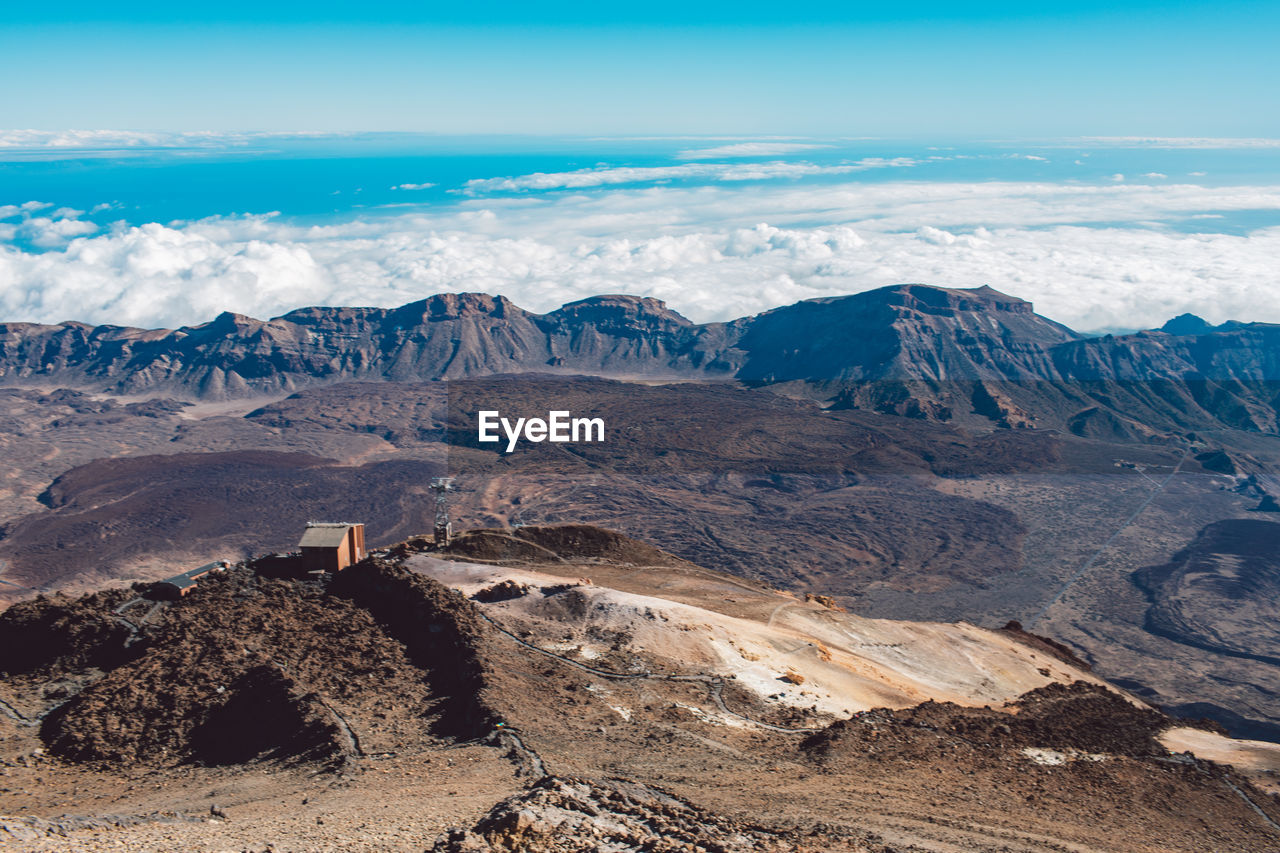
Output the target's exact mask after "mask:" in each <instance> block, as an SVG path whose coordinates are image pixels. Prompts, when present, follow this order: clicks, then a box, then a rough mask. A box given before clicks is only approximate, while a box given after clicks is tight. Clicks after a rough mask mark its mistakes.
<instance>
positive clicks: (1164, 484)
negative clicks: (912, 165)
mask: <svg viewBox="0 0 1280 853" xmlns="http://www.w3.org/2000/svg"><path fill="white" fill-rule="evenodd" d="M1276 328H1277V327H1274V326H1270V325H1266V324H1244V323H1228V324H1224V325H1223V326H1219V327H1211V326H1209V325H1208V324H1205V323H1203V322H1201V321H1196V320H1195V318H1179V320H1178V321H1175V322H1171V323H1170V324H1167V325H1166V326H1165V327H1164V328H1163V329H1161V330H1156V331H1150V332H1143V333H1139V334H1136V335H1125V336H1116V337H1104V338H1092V339H1085V338H1081V337H1080V336H1079V335H1076V334H1075V333H1073V332H1071V331H1070V330H1068V329H1065V328H1063V327H1061V326H1059V325H1058V324H1055V323H1053V322H1052V321H1049V320H1046V319H1045V318H1043V317H1040V316H1038V315H1036V314H1035V313H1034V312H1033V311H1032V307H1031V305H1030V304H1029V303H1027V302H1025V301H1023V300H1019V299H1016V298H1015V297H1010V296H1005V295H1003V294H999V293H996V292H995V291H992V290H990V289H988V288H977V289H974V290H951V289H941V288H930V287H927V286H924V285H902V286H895V287H890V288H884V289H881V290H879V291H873V292H870V293H865V294H858V295H855V296H850V297H845V298H840V299H828V300H816V301H811V302H804V303H799V304H797V305H793V306H788V307H785V308H780V309H777V310H776V311H772V312H767V313H766V314H763V315H760V316H758V317H753V318H744V319H742V320H737V321H734V322H732V323H725V324H709V325H705V326H699V325H696V324H692V323H689V322H688V321H686V320H684V319H683V318H681V317H679V316H678V315H676V314H674V313H673V312H670V311H669V310H667V309H666V308H665V306H662V305H661V304H660V303H657V302H655V301H653V300H643V299H635V298H631V297H619V296H610V297H599V298H596V299H590V300H584V301H583V302H580V303H574V304H573V305H569V306H565V307H564V308H562V309H560V310H559V311H555V312H551V313H549V314H546V315H535V314H531V313H528V312H524V311H522V310H521V309H519V308H517V307H516V306H514V305H512V304H511V303H509V302H507V301H506V300H502V299H498V298H492V297H486V296H482V295H474V294H471V295H445V296H440V297H433V298H432V299H429V300H424V301H423V302H420V303H414V304H413V305H410V306H405V307H403V308H400V309H395V310H391V311H383V310H375V309H325V308H311V309H304V310H301V311H297V312H293V313H291V314H289V315H287V316H286V317H284V318H278V319H276V320H271V321H267V322H263V321H257V320H251V319H250V318H243V317H234V316H232V315H224V316H223V317H220V318H218V319H217V320H216V321H214V322H213V323H210V324H205V325H203V326H198V327H192V328H188V329H182V330H176V331H172V332H166V331H143V330H131V329H120V328H115V327H102V328H99V329H90V328H89V327H85V326H81V325H77V324H64V325H62V326H52V327H34V326H26V325H21V324H11V325H6V326H3V327H0V383H4V384H8V385H11V386H15V387H11V388H8V389H5V390H3V392H0V446H3V449H4V452H5V456H6V460H7V461H8V462H9V466H8V468H7V470H6V471H5V475H6V476H5V477H4V478H0V524H3V528H0V604H2V603H3V602H6V601H15V600H20V599H22V598H25V597H29V596H30V595H32V594H33V592H34V591H35V590H36V589H39V588H46V587H47V588H53V587H58V588H66V589H81V590H83V589H89V588H93V587H96V586H98V585H99V584H101V583H103V582H105V581H107V580H109V579H112V578H117V579H125V580H134V579H153V578H157V577H161V576H165V575H168V574H171V573H172V572H174V571H176V570H178V569H181V568H187V567H189V566H190V565H192V564H196V563H200V562H205V561H207V560H209V559H213V558H218V557H239V556H242V555H244V554H245V553H247V552H255V553H257V552H262V551H268V550H279V549H284V548H288V547H290V546H292V544H293V543H294V542H295V541H296V537H297V536H298V531H299V528H300V525H301V523H302V522H304V521H306V520H309V519H319V518H328V519H335V518H342V519H352V520H362V521H365V522H366V523H367V524H368V525H369V534H370V540H371V541H373V542H383V543H386V542H390V541H393V540H395V539H399V538H403V537H404V536H407V535H408V534H409V533H411V532H412V531H415V530H421V529H424V528H425V527H426V526H427V522H428V514H429V508H428V501H427V500H426V494H425V491H424V489H425V485H426V482H427V480H428V479H429V478H430V477H431V476H434V475H436V474H438V473H442V472H445V471H448V472H450V473H453V474H455V475H458V476H459V478H460V479H459V485H460V486H461V490H460V491H459V492H458V493H457V494H456V496H455V502H454V503H455V516H456V518H457V519H458V520H459V521H460V522H462V523H466V524H473V525H506V524H512V523H530V522H539V521H569V520H587V521H592V522H596V523H599V524H603V525H607V526H610V527H614V528H617V529H621V530H624V531H626V532H628V533H631V534H634V535H638V536H642V537H644V538H646V539H649V540H651V541H654V542H656V543H658V544H660V545H661V546H662V547H664V548H667V549H669V550H671V551H672V552H675V553H678V554H679V555H681V556H682V557H684V558H686V559H692V560H696V561H698V562H699V563H701V564H704V565H708V566H711V567H714V568H718V569H722V570H728V571H732V572H735V573H737V574H740V575H744V576H750V577H755V578H760V579H764V580H767V581H768V582H770V583H773V584H777V585H783V586H787V587H790V588H794V589H796V590H800V591H809V592H814V593H818V594H834V595H836V596H838V597H839V599H840V601H841V602H842V604H843V605H845V606H847V607H850V608H852V609H854V610H855V611H857V612H860V613H865V614H870V615H882V616H893V617H901V618H914V619H946V620H950V619H958V618H967V619H970V620H974V621H978V622H981V623H983V624H987V625H1000V624H1004V623H1005V622H1006V621H1007V620H1009V619H1017V620H1020V621H1021V622H1023V623H1024V624H1025V625H1027V626H1028V627H1029V628H1031V629H1033V630H1037V631H1041V632H1044V633H1050V634H1052V635H1053V636H1055V637H1056V638H1058V639H1061V640H1063V641H1065V642H1066V643H1068V644H1069V645H1070V646H1071V647H1072V648H1073V649H1075V650H1077V651H1078V652H1079V653H1080V654H1081V655H1082V656H1084V657H1085V658H1086V659H1087V660H1088V661H1089V662H1090V663H1091V664H1093V665H1094V666H1095V667H1096V669H1097V670H1098V671H1099V672H1100V673H1103V674H1104V675H1105V676H1106V677H1109V678H1113V679H1116V680H1117V681H1119V682H1121V683H1123V684H1125V685H1126V686H1128V687H1130V688H1131V689H1133V690H1135V691H1137V692H1139V693H1140V695H1142V696H1144V697H1146V698H1149V699H1151V700H1152V701H1157V702H1160V703H1162V704H1164V705H1166V706H1168V707H1171V708H1176V709H1179V710H1185V711H1188V712H1191V713H1209V714H1211V715H1212V716H1214V717H1215V718H1216V719H1218V720H1220V721H1223V722H1225V723H1227V724H1228V725H1230V726H1231V727H1232V729H1233V731H1237V732H1245V731H1248V732H1250V733H1253V734H1255V735H1260V736H1261V735H1265V736H1268V737H1275V736H1280V735H1278V734H1277V732H1280V729H1275V728H1272V727H1275V726H1277V725H1280V706H1277V703H1276V702H1275V696H1276V695H1280V670H1278V669H1277V667H1276V665H1275V663H1274V662H1273V661H1271V660H1270V652H1268V651H1266V648H1267V646H1268V644H1273V640H1274V637H1273V636H1271V634H1272V633H1273V632H1271V630H1270V628H1269V627H1268V625H1269V619H1268V616H1267V611H1266V605H1265V603H1258V602H1254V601H1251V598H1257V597H1259V596H1261V597H1263V598H1265V597H1266V596H1268V595H1270V593H1269V592H1267V590H1270V586H1271V584H1270V580H1268V579H1267V578H1266V577H1265V573H1263V574H1256V573H1255V574H1254V575H1250V577H1249V578H1248V579H1246V580H1244V581H1242V582H1240V583H1227V582H1226V580H1227V579H1226V577H1225V574H1224V572H1227V570H1228V569H1229V568H1230V566H1228V564H1227V563H1225V562H1221V561H1220V563H1221V565H1220V567H1219V569H1220V570H1215V571H1217V575H1219V576H1220V577H1217V579H1216V580H1214V581H1213V582H1212V583H1202V582H1199V581H1196V582H1185V581H1187V578H1188V577H1191V575H1187V574H1185V573H1184V575H1181V576H1179V577H1181V578H1182V580H1177V579H1175V580H1174V581H1171V582H1170V584H1164V586H1163V587H1162V589H1163V590H1164V591H1163V592H1160V593H1159V595H1161V596H1163V599H1162V601H1163V602H1164V603H1163V604H1159V605H1157V607H1156V608H1155V609H1154V610H1152V612H1153V613H1157V612H1158V613H1163V614H1165V615H1164V616H1163V617H1161V618H1162V619H1163V621H1160V620H1154V619H1151V620H1149V618H1148V616H1149V614H1148V610H1149V609H1150V608H1151V606H1152V603H1151V602H1150V601H1148V600H1147V596H1146V595H1145V594H1144V592H1143V591H1142V590H1141V589H1139V588H1138V587H1137V586H1135V585H1134V584H1133V583H1132V581H1131V578H1132V577H1133V576H1134V573H1135V572H1140V571H1142V570H1144V569H1147V568H1148V567H1151V566H1165V565H1171V564H1172V563H1171V561H1175V560H1176V559H1178V558H1175V555H1176V554H1178V553H1179V552H1180V551H1183V550H1184V549H1187V548H1188V547H1191V545H1192V543H1193V540H1195V537H1196V536H1197V532H1198V531H1201V530H1205V529H1207V528H1211V526H1212V525H1215V524H1217V523H1219V522H1224V521H1238V520H1243V519H1250V518H1255V519H1261V518H1262V516H1261V515H1260V514H1259V515H1255V514H1254V512H1253V510H1254V509H1256V508H1268V507H1273V506H1276V505H1277V504H1276V503H1275V495H1277V494H1280V478H1278V477H1277V475H1276V474H1275V473H1274V472H1276V471H1277V470H1280V469H1278V468H1277V466H1280V445H1277V443H1276V440H1275V435H1276V432H1277V429H1278V427H1277V417H1276V412H1277V390H1276V389H1277V386H1276V384H1275V383H1276V381H1277V379H1280V370H1278V365H1277V362H1276V358H1277V352H1280V346H1278V345H1277V339H1276V334H1277V332H1276ZM494 373H513V374H519V375H520V376H519V378H515V379H512V378H509V377H489V376H487V375H488V374H494ZM578 373H585V374H605V375H611V376H615V377H623V378H626V379H629V380H631V381H630V382H629V383H628V384H623V383H618V382H608V381H601V380H592V379H584V378H582V377H575V376H572V375H570V374H578ZM546 374H553V375H546ZM439 377H448V378H450V379H451V381H450V382H448V383H440V382H418V381H416V380H420V379H432V378H439ZM466 377H471V378H466ZM351 379H361V380H369V381H362V382H351V381H350V380H351ZM385 380H393V381H391V382H387V381H385ZM660 381H661V382H670V383H671V384H666V385H657V384H656V383H657V382H660ZM56 385H71V386H75V387H77V388H80V389H81V390H80V391H67V390H50V389H51V388H53V387H54V386H56ZM743 385H750V386H762V387H763V388H766V389H768V391H767V392H766V391H762V390H760V389H759V388H753V389H751V390H747V389H745V388H743V387H742V386H743ZM313 386H323V387H313ZM297 388H302V389H304V390H302V391H300V392H299V393H297V394H294V395H293V396H290V397H288V398H285V399H279V398H280V396H281V395H283V394H285V393H287V392H289V391H292V390H294V389H297ZM124 392H131V393H137V394H146V395H150V396H152V397H155V399H142V398H141V397H132V398H131V397H120V398H118V399H115V398H111V397H108V396H105V395H106V393H111V394H117V395H119V394H123V393H124ZM157 395H172V396H173V397H176V398H179V399H181V400H182V401H183V402H175V401H173V400H167V399H162V398H159V397H158V396H157ZM254 395H258V396H254ZM262 395H267V396H262ZM788 395H789V396H788ZM192 400H196V401H199V402H197V403H196V404H195V405H190V403H191V401H192ZM804 401H816V402H804ZM482 407H483V408H499V409H501V410H503V412H504V414H510V415H518V414H539V415H541V414H545V412H546V411H547V410H548V409H551V408H566V409H571V410H573V411H574V412H575V413H577V414H592V415H599V416H602V417H604V418H605V420H606V422H607V423H608V424H609V432H608V437H607V438H608V440H607V441H606V442H605V443H604V444H601V445H576V446H568V445H558V446H551V445H529V444H526V445H524V446H523V447H522V448H521V449H520V450H518V451H517V452H516V453H514V454H511V455H506V454H502V453H500V452H495V450H494V449H493V448H492V447H491V446H481V445H479V444H477V443H476V442H475V440H474V437H475V436H474V429H475V421H474V415H475V412H476V411H477V410H478V409H479V408H482ZM1005 427H1008V428H1007V429H1006V428H1005ZM1264 532H1269V531H1265V530H1264ZM1236 556H1239V555H1236ZM1227 558H1229V559H1235V557H1233V556H1232V555H1230V554H1228V555H1227ZM1215 559H1216V558H1215ZM1250 565H1252V564H1250ZM1199 571H1200V570H1199V569H1197V572H1199ZM1251 571H1252V570H1251ZM1193 574H1195V573H1193ZM1202 575H1203V576H1204V577H1208V576H1207V575H1204V574H1203V573H1202V572H1200V573H1199V574H1195V577H1201V576H1202ZM1192 579H1193V580H1194V578H1192ZM1171 584H1172V585H1171ZM1175 586H1176V587H1177V588H1176V589H1174V587H1175ZM1161 608H1163V609H1161ZM1179 620H1180V621H1179ZM1175 622H1176V623H1177V625H1178V626H1179V627H1178V628H1177V631H1166V630H1162V628H1161V626H1162V625H1166V624H1173V623H1175ZM1178 632H1181V636H1175V634H1177V633H1178ZM1189 638H1193V639H1194V642H1189V641H1188V639H1189ZM1206 638H1208V639H1206ZM1242 652H1243V653H1244V654H1243V655H1242V654H1241V653H1242Z"/></svg>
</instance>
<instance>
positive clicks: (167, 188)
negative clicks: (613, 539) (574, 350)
mask: <svg viewBox="0 0 1280 853" xmlns="http://www.w3.org/2000/svg"><path fill="white" fill-rule="evenodd" d="M1278 32H1280V3H1275V2H1239V1H1238V0H1236V1H1235V2H1230V0H1229V2H1217V3H1208V2H1199V0H1193V2H1172V3H1170V2H1159V3H1157V2H1121V3H1103V2H1098V0H1080V2H1075V3H1070V4H1068V3H1062V2H1049V3H1009V2H989V3H982V4H976V3H942V2H935V0H924V2H919V3H915V4H910V5H903V4H898V5H895V4H886V3H877V4H868V3H856V2H854V3H848V2H845V3H833V2H818V3H806V4H779V3H762V2H750V1H748V2H736V3H691V2H676V0H655V2H646V3H612V4H600V3H595V4H587V3H555V4H547V3H542V4H534V3H527V2H523V3H517V2H505V0H504V2H491V3H486V4H469V5H468V4H461V3H452V4H448V5H445V4H432V3H423V2H376V0H370V2H360V3H356V2H346V0H344V2H338V1H337V0H313V2H307V3H279V2H269V0H256V1H255V2H250V0H224V2H220V3H216V4H215V3H198V2H195V3H187V4H175V3H172V2H164V3H161V2H152V0H135V2H120V3H104V2H101V0H96V2H85V0H64V2H59V3H56V4H31V3H27V4H17V3H8V4H2V5H0V73H2V74H3V75H4V79H5V80H6V85H5V86H3V87H0V321H11V320H34V321H40V322H56V321H61V320H66V319H76V320H83V321H89V322H96V323H117V324H134V325H147V326H161V325H165V326H173V325H178V324H192V323H198V322H201V321H204V320H207V319H209V318H210V317H212V316H214V315H216V314H217V313H219V312H221V311H224V310H231V311H236V312H240V313H245V314H253V315H256V316H264V317H265V316H273V315H277V314H280V313H283V312H285V311H288V310H290V309H293V308H297V307H300V306H304V305H313V304H344V305H380V306H392V305H397V304H402V303H405V302H409V301H413V300H415V299H421V298H423V297H425V296H427V295H430V294H432V293H438V292H443V291H461V290H474V291H486V292H490V293H500V294H503V295H506V296H509V297H511V298H512V299H514V300H515V301H516V302H517V303H518V304H520V305H522V306H524V307H526V308H529V309H532V310H535V311H544V310H549V309H552V308H555V307H557V306H558V305H559V304H561V303H562V302H566V301H570V300H573V299H579V298H583V297H585V296H588V295H591V294H595V293H603V292H629V293H637V294H644V295H651V296H656V297H659V298H662V299H666V300H667V301H668V302H669V303H670V304H671V305H672V306H673V307H674V308H676V309H677V310H679V311H681V312H683V313H685V314H686V315H688V316H690V317H691V318H692V319H694V320H698V321H707V320H722V319H729V318H732V317H736V316H743V315H746V314H751V313H755V312H758V311H763V310H767V309H769V308H773V307H776V306H779V305H782V304H786V303H789V302H794V301H796V300H799V299H805V298H812V297H821V296H831V295H838V294H845V293H852V292H858V291H863V290H867V289H870V288H874V287H880V286H884V285H889V284H894V283H899V282H904V281H919V282H926V283H932V284H938V285H943V286H949V287H972V286H977V285H981V284H989V285H991V286H993V287H996V288H997V289H1000V290H1003V291H1006V292H1008V293H1012V294H1015V295H1018V296H1022V297H1025V298H1028V299H1032V300H1034V301H1035V303H1036V306H1037V309H1038V310H1040V311H1041V312H1042V313H1044V314H1046V315H1048V316H1051V317H1053V318H1054V319H1057V320H1059V321H1062V322H1065V323H1067V324H1069V325H1072V326H1073V327H1075V328H1078V329H1080V330H1082V331H1101V330H1109V329H1134V328H1144V327H1150V326H1155V325H1159V324H1160V323H1162V322H1164V321H1165V320H1166V319H1168V318H1169V317H1171V316H1174V315H1175V314H1179V313H1182V312H1184V311H1191V312H1195V313H1198V314H1201V315H1202V316H1204V317H1206V318H1208V319H1210V320H1212V321H1214V322H1221V321H1223V320H1226V319H1233V318H1234V319H1246V320H1266V321H1271V322H1280V287H1277V273H1276V265H1275V259H1276V258H1277V257H1280V95H1278V94H1277V87H1276V85H1275V84H1276V81H1277V80H1278V79H1280V51H1277V50H1276V47H1275V42H1276V40H1277V39H1276V35H1277V33H1278Z"/></svg>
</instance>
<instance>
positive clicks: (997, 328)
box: [0, 285, 1280, 437]
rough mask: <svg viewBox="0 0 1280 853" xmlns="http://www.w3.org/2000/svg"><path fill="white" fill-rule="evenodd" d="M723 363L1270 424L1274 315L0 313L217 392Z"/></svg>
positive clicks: (831, 391) (901, 404)
mask: <svg viewBox="0 0 1280 853" xmlns="http://www.w3.org/2000/svg"><path fill="white" fill-rule="evenodd" d="M529 372H544V373H545V372H551V373H573V374H587V375H596V376H614V377H649V378H678V377H684V378H700V379H721V380H722V379H737V380H741V381H743V382H747V383H750V384H753V385H767V386H776V387H780V388H781V389H783V390H788V391H789V392H793V393H799V394H802V395H805V396H812V397H816V398H819V399H824V400H830V401H832V402H833V403H834V404H836V405H837V406H843V407H852V408H863V409H871V410H875V411H882V412H888V413H893V414H900V415H908V416H912V417H925V418H931V419H936V420H950V419H966V418H978V419H979V420H981V419H986V420H989V421H991V422H994V423H996V424H998V425H1001V426H1013V427H1019V426H1021V427H1025V426H1037V425H1051V426H1059V427H1062V426H1067V427H1069V428H1071V429H1072V430H1073V431H1076V432H1078V433H1080V434H1090V435H1096V434H1102V433H1118V434H1122V435H1125V436H1128V437H1148V436H1150V435H1151V434H1153V433H1156V432H1159V431H1161V430H1169V429H1174V428H1177V429H1185V428H1204V427H1207V426H1220V425H1227V426H1229V427H1232V428H1239V429H1246V430H1253V431H1264V432H1271V431H1275V430H1276V429H1277V423H1278V421H1277V400H1278V397H1280V385H1277V382H1278V381H1280V326H1274V325H1267V324H1259V323H1253V324H1243V323H1228V324H1224V325H1222V326H1217V327H1213V326H1209V325H1208V324H1205V323H1203V321H1201V322H1199V323H1197V322H1194V318H1193V319H1192V320H1187V319H1185V318H1179V320H1177V321H1171V322H1170V324H1168V325H1167V326H1166V327H1165V328H1164V329H1162V330H1160V331H1154V332H1143V333H1139V334H1136V335H1127V336H1121V337H1111V336H1107V337H1105V338H1100V339H1085V338H1083V337H1082V336H1081V335H1078V334H1076V333H1075V332H1073V331H1071V330H1070V329H1067V328H1066V327H1064V326H1061V325H1059V324H1057V323H1054V322H1052V321H1050V320H1047V319H1045V318H1043V317H1041V316H1039V315H1037V314H1035V313H1034V312H1033V310H1032V306H1031V303H1029V302H1026V301H1024V300H1021V299H1018V298H1016V297H1012V296H1006V295H1004V294H1001V293H998V292H997V291H995V290H992V289H991V288H989V287H979V288H974V289H970V290H956V289H945V288H936V287H930V286H927V285H896V286H892V287H886V288H881V289H879V290H874V291H870V292H866V293H860V294H856V295H853V296H846V297H837V298H823V299H815V300H809V301H806V302H800V303H797V304H795V305H790V306H787V307H784V308H779V309H776V310H773V311H768V312H765V313H764V314H760V315H758V316H755V317H746V318H743V319H740V320H735V321H733V322H730V323H711V324H705V325H696V324H693V323H691V322H690V321H688V320H687V319H685V318H684V317H681V316H680V315H679V314H677V313H675V312H674V311H672V310H670V309H669V308H667V307H666V305H664V304H663V303H662V302H660V301H658V300H654V299H649V298H640V297H631V296H598V297H592V298H590V299H585V300H582V301H579V302H574V303H571V304H568V305H565V306H563V307H562V308H559V309H557V310H556V311H552V312H550V313H548V314H534V313H531V312H528V311H525V310H523V309H521V308H519V307H517V306H516V305H514V304H512V303H511V302H510V300H507V299H505V298H504V297H494V296H488V295H485V294H474V293H466V294H441V295H438V296H433V297H431V298H429V299H425V300H422V301H420V302H414V303H411V304H409V305H405V306H402V307H400V308H395V309H374V308H319V307H313V308H304V309H299V310H297V311H293V312H290V313H289V314H286V315H284V316H283V317H278V318H275V319H272V320H267V321H263V320H256V319H253V318H250V317H244V316H241V315H236V314H229V313H228V314H222V315H220V316H219V317H217V318H216V319H214V320H212V321H210V322H209V323H205V324H202V325H199V326H191V327H184V328H181V329H176V330H164V329H159V330H144V329H128V328H120V327H115V326H99V327H90V326H86V325H84V324H81V323H74V322H68V323H63V324H60V325H53V326H43V325H34V324H24V323H7V324H0V382H4V383H8V384H32V385H46V386H47V385H57V386H62V387H75V388H80V389H86V390H93V391H105V392H109V393H112V394H148V395H156V394H167V395H172V396H177V397H182V398H188V399H204V400H220V399H234V398H240V397H251V396H255V395H263V394H280V393H281V392H288V391H292V390H295V389H298V388H304V387H308V386H314V385H322V384H332V383H336V382H341V381H345V380H352V379H359V380H389V381H408V380H430V379H450V378H461V377H469V376H482V375H490V374H504V373H529Z"/></svg>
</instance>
